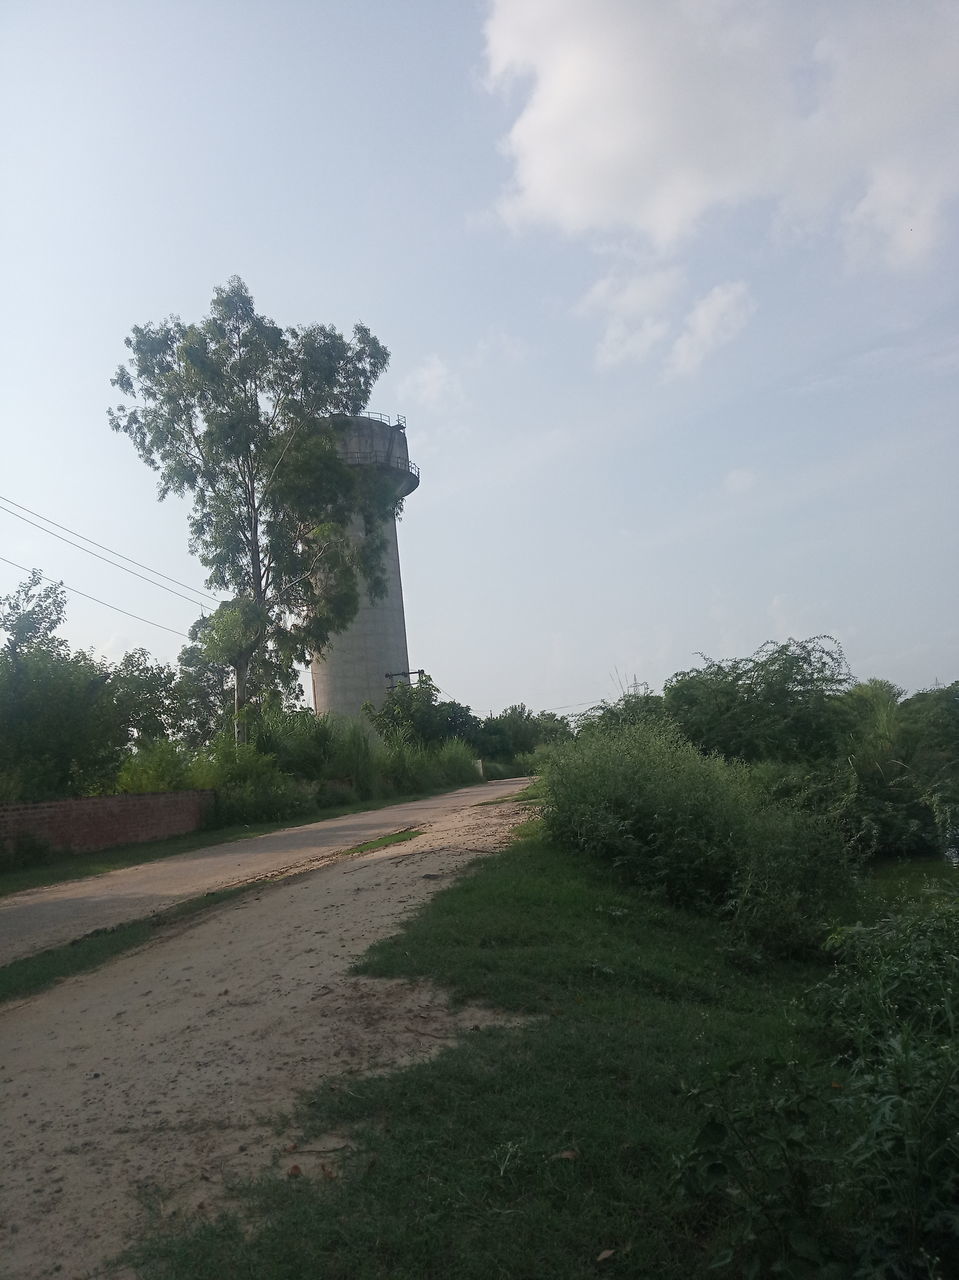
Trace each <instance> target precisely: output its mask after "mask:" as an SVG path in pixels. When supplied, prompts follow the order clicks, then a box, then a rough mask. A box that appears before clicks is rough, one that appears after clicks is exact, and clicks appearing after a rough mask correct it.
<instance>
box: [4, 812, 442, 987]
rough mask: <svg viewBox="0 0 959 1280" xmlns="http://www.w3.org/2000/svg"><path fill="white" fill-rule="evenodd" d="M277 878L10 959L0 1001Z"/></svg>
mask: <svg viewBox="0 0 959 1280" xmlns="http://www.w3.org/2000/svg"><path fill="white" fill-rule="evenodd" d="M422 834H423V833H422V832H421V831H416V830H413V829H407V830H405V831H395V832H393V834H392V835H388V836H380V837H379V839H377V840H368V841H367V842H366V843H365V844H358V845H356V846H355V847H354V848H352V849H347V850H345V851H344V852H343V853H341V854H338V855H337V858H349V857H353V856H354V855H356V854H360V853H369V852H371V851H372V850H374V849H383V848H385V847H386V846H387V845H392V844H401V843H402V842H403V841H406V840H412V839H414V837H416V836H418V835H422ZM272 881H273V877H266V878H263V877H260V878H259V879H256V880H250V881H248V882H247V883H246V884H241V885H234V886H232V887H231V888H229V889H219V890H215V891H214V892H212V893H204V894H201V895H199V896H198V897H196V898H188V899H186V901H184V902H178V903H176V905H175V906H172V907H167V908H166V909H165V910H163V911H156V912H154V913H153V914H152V915H149V916H145V917H143V918H141V919H139V920H131V921H129V922H127V923H126V924H120V925H115V926H114V927H113V928H110V929H95V930H94V931H93V932H92V933H88V934H85V935H84V936H83V937H82V938H76V939H74V941H73V942H68V943H67V944H66V945H65V946H62V947H49V948H48V949H47V950H46V951H40V952H38V953H37V954H36V955H32V956H24V957H23V958H22V959H20V960H13V961H11V963H10V964H7V965H3V966H0V1004H2V1003H4V1002H5V1001H7V1000H22V999H24V998H25V997H26V996H31V995H35V994H36V993H37V992H38V991H45V990H46V989H47V988H48V987H52V986H54V985H55V984H56V983H57V982H60V981H62V980H63V979H64V978H69V977H72V976H73V975H74V974H77V973H86V972H88V971H89V970H90V969H97V968H99V967H100V965H102V964H105V963H106V962H107V961H108V960H112V959H113V958H114V957H115V956H119V955H122V954H123V952H124V951H132V950H133V949H134V948H135V947H142V946H143V945H144V944H145V943H147V942H150V941H151V940H152V939H153V938H155V937H157V935H158V934H159V933H161V932H162V931H163V930H164V929H168V928H170V927H171V926H172V925H176V924H179V923H181V922H182V921H183V920H186V919H189V918H190V917H192V916H195V915H197V914H199V913H200V912H204V911H208V910H210V909H211V908H213V907H217V906H220V905H221V904H222V903H224V902H227V901H230V900H231V899H233V898H237V897H239V896H240V895H242V894H245V893H250V892H252V891H253V890H259V889H262V888H263V886H264V884H267V883H271V882H272Z"/></svg>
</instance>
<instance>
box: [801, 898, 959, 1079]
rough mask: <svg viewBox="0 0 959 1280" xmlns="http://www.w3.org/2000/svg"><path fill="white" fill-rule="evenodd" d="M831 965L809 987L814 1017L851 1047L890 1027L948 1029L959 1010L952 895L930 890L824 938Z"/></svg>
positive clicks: (958, 909)
mask: <svg viewBox="0 0 959 1280" xmlns="http://www.w3.org/2000/svg"><path fill="white" fill-rule="evenodd" d="M827 946H828V949H829V950H830V952H831V953H832V954H833V955H834V956H835V958H836V961H837V964H836V968H835V970H834V972H833V974H832V975H831V977H830V978H829V979H828V980H827V981H826V982H824V983H822V984H821V985H820V986H819V987H818V988H817V996H818V999H819V1005H820V1010H821V1014H822V1016H823V1017H824V1018H825V1019H827V1020H828V1024H829V1025H830V1026H831V1027H832V1029H833V1031H834V1032H835V1034H836V1035H838V1036H839V1037H840V1038H841V1039H842V1040H843V1041H844V1043H845V1044H846V1045H847V1046H848V1047H849V1048H850V1049H854V1050H855V1051H856V1052H857V1053H858V1054H860V1055H862V1054H867V1053H869V1052H870V1051H871V1046H872V1045H873V1044H874V1043H875V1042H876V1041H880V1040H883V1039H885V1038H887V1037H888V1036H890V1035H891V1034H892V1033H897V1034H899V1033H904V1034H908V1035H909V1036H910V1037H913V1038H914V1037H917V1036H919V1037H923V1038H929V1037H932V1038H934V1039H935V1038H938V1037H941V1036H954V1035H955V1033H956V1017H957V1013H959V1007H957V1005H959V899H957V897H956V895H955V894H954V893H947V892H944V891H943V890H941V889H930V890H929V891H928V892H926V893H924V894H923V896H922V898H920V899H919V900H915V899H905V898H901V899H899V900H898V901H897V902H896V903H895V904H894V905H893V909H892V911H891V912H890V913H889V914H887V915H886V916H884V917H883V918H882V919H881V920H879V921H877V922H876V923H875V924H872V925H861V924H857V925H852V926H849V927H847V928H844V929H840V930H838V931H837V932H836V933H835V934H834V935H833V936H832V937H831V938H830V939H829V941H828V943H827Z"/></svg>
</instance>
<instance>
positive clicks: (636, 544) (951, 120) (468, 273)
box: [0, 0, 959, 713]
mask: <svg viewBox="0 0 959 1280" xmlns="http://www.w3.org/2000/svg"><path fill="white" fill-rule="evenodd" d="M0 47H2V52H0V95H2V99H3V102H2V110H3V119H4V121H5V130H4V137H3V153H2V164H3V187H4V191H5V198H4V202H3V206H2V209H0V218H2V222H3V227H2V240H0V243H2V246H3V249H2V263H3V276H2V280H3V298H4V306H3V309H2V325H3V335H2V338H3V341H2V346H0V350H2V352H3V377H2V378H0V422H2V430H3V459H4V465H3V467H2V471H0V475H2V481H3V483H2V485H0V494H3V495H4V496H5V497H6V498H8V499H12V500H13V501H15V502H18V503H21V504H24V505H25V506H28V507H30V508H33V509H34V510H36V511H39V512H41V513H43V514H44V515H49V516H51V517H53V518H54V519H56V520H58V521H59V522H60V523H61V524H64V525H67V526H70V527H72V528H73V529H76V530H79V531H80V532H81V533H83V534H86V535H87V536H88V537H91V538H95V539H97V540H98V541H100V542H102V543H105V544H107V545H109V546H112V547H116V548H117V549H119V550H121V551H123V552H124V553H125V554H127V555H129V556H132V557H135V558H136V559H139V560H142V561H144V562H145V563H147V564H149V565H152V566H155V567H157V568H158V569H160V570H162V571H163V572H165V573H168V574H171V575H173V576H174V577H176V578H178V579H181V580H182V581H184V582H187V583H191V584H195V585H196V586H197V587H202V585H203V576H204V575H203V569H202V566H200V565H198V564H197V563H196V562H194V561H192V560H191V558H190V557H189V555H188V554H187V550H186V523H185V510H184V507H183V505H182V504H181V503H179V502H177V501H175V500H168V501H167V502H165V503H164V504H162V505H160V504H158V503H157V502H156V500H155V477H154V476H153V474H152V473H150V472H149V471H148V470H147V469H146V468H145V467H144V466H143V464H142V463H141V462H140V461H139V460H138V459H137V457H136V456H135V454H134V452H133V449H132V447H131V446H130V443H129V441H128V440H126V439H125V438H124V437H120V436H116V435H113V434H112V433H111V432H110V431H109V429H108V426H107V423H106V408H107V406H108V405H109V404H111V403H113V402H114V400H115V393H114V392H113V390H112V389H111V387H110V385H109V380H110V377H111V376H112V374H113V371H114V370H115V368H116V366H117V364H118V363H119V362H120V360H121V359H122V357H123V354H124V350H123V338H124V337H125V335H126V334H127V333H128V332H129V330H130V328H131V327H132V326H133V325H134V324H138V323H143V322H146V321H149V320H158V319H160V318H162V317H163V316H165V315H168V314H171V313H176V314H179V315H181V316H182V317H183V318H184V319H191V320H192V319H197V318H199V317H200V316H202V315H203V314H204V313H205V311H206V308H207V306H208V303H209V299H210V297H211V294H212V291H213V288H214V286H215V285H217V284H222V283H224V282H225V281H226V279H227V278H228V277H229V276H230V275H232V274H234V273H236V274H239V275H241V276H242V277H243V278H244V280H245V281H246V282H247V284H248V285H249V287H250V289H251V291H252V292H253V295H254V298H255V299H256V302H257V305H258V309H260V310H261V311H263V312H265V313H266V314H268V315H270V316H271V317H273V318H274V319H276V320H277V321H278V322H279V323H282V324H300V323H309V322H314V321H316V322H320V323H333V324H337V325H339V326H340V327H342V328H344V329H349V328H350V327H351V326H352V324H353V323H354V322H355V321H358V320H360V321H363V322H364V323H366V324H368V325H369V326H370V327H371V328H372V329H373V331H374V333H376V334H377V335H378V336H379V337H380V338H381V339H382V340H383V341H384V342H385V343H386V344H387V346H389V348H390V349H391V351H392V353H393V355H392V362H391V366H390V369H389V371H388V373H387V374H386V376H385V377H384V378H383V379H382V380H381V382H380V384H379V386H378V387H377V389H376V391H375V393H374V396H373V399H372V402H371V408H373V409H375V410H378V411H381V412H388V413H405V414H406V417H407V421H408V437H409V442H410V452H411V456H412V457H413V458H414V460H416V461H417V462H418V463H419V465H420V466H421V469H422V473H423V482H422V485H421V488H420V489H419V490H418V491H417V492H416V493H415V494H414V495H413V496H412V498H411V499H410V500H409V502H408V504H407V509H406V513H405V515H404V518H403V521H402V524H401V527H400V548H401V556H402V561H403V574H404V585H405V597H406V609H407V624H408V632H409V641H410V659H411V662H412V664H413V665H414V666H422V667H425V668H426V669H427V670H428V671H430V672H431V673H432V675H433V676H434V678H435V680H436V681H437V683H438V684H439V685H440V686H441V687H442V688H443V689H444V690H447V691H448V692H449V693H450V695H451V696H453V697H455V698H457V699H458V700H460V701H463V702H467V703H470V704H471V705H472V706H473V707H474V709H476V710H478V711H480V712H484V713H485V712H486V711H488V710H490V709H493V710H498V709H499V708H501V707H503V706H505V705H507V704H508V703H512V702H515V701H520V700H522V701H525V702H526V703H527V704H530V705H532V706H534V707H535V708H537V709H539V708H545V707H565V706H568V705H571V704H579V703H588V702H594V701H597V700H599V699H600V698H603V697H612V696H615V695H616V693H617V692H618V690H619V688H620V686H621V684H625V683H628V682H629V681H631V680H632V679H633V678H636V679H639V680H646V681H648V682H649V683H650V684H652V685H653V686H659V685H660V684H661V682H662V680H663V678H664V677H666V676H667V675H669V674H670V673H671V672H673V671H676V670H679V669H682V668H686V667H688V666H690V665H693V664H694V663H695V662H696V661H697V659H696V657H695V655H696V653H697V651H704V652H706V653H708V654H710V655H712V656H715V657H723V656H733V655H743V654H746V653H749V652H751V651H752V650H754V649H755V648H756V647H757V646H758V645H760V644H761V643H762V642H763V641H765V640H767V639H770V638H774V639H785V638H786V637H787V636H789V635H794V636H809V635H813V634H817V633H820V632H829V633H831V634H833V635H835V636H837V637H838V638H839V639H840V641H841V642H842V643H843V645H844V647H845V649H846V653H847V655H848V657H849V660H850V663H851V665H852V667H853V670H854V671H855V672H856V674H857V675H860V676H863V677H868V676H873V675H881V676H885V677H888V678H891V679H894V680H896V681H898V682H899V683H900V684H902V685H904V686H906V687H907V688H910V689H915V688H919V687H923V686H926V685H929V684H931V683H932V682H934V681H935V680H937V679H938V680H941V681H950V680H952V679H955V678H957V677H959V669H957V662H956V651H957V643H956V642H957V638H959V609H957V604H956V591H955V579H956V569H955V566H956V560H957V555H956V552H957V546H956V541H957V539H956V519H955V501H954V495H955V486H956V475H957V461H959V458H957V454H959V447H957V443H959V432H957V426H956V402H957V378H959V297H957V288H956V280H957V265H959V264H957V241H956V226H957V220H956V215H957V203H956V196H957V192H959V137H957V134H959V128H957V122H959V3H957V2H956V0H941V2H939V3H936V2H934V0H929V2H928V3H926V2H921V3H912V4H907V3H905V0H898V2H893V0H844V2H843V3H842V4H836V3H834V0H828V2H824V3H820V2H817V0H809V2H808V3H804V4H803V5H795V4H791V3H788V2H787V0H762V2H760V0H676V2H675V3H671V4H669V5H664V4H661V3H659V2H658V0H495V2H492V3H482V4H481V3H476V4H470V3H466V4H455V5H453V4H449V3H448V2H447V3H442V2H440V0H406V2H405V3H403V4H396V3H387V2H386V0H368V2H367V3H365V4H362V5H358V4H349V3H346V0H325V3H311V2H308V0H296V2H293V0H286V2H284V0H280V2H279V3H277V2H275V0H274V2H272V3H270V4H266V3H260V2H258V0H256V2H254V0H233V2H231V3H229V4H227V3H219V4H217V3H206V2H204V0H191V2H190V3H176V2H173V3H167V4H165V5H162V6H158V5H155V4H146V3H140V2H139V0H125V2H124V3H102V2H98V0H90V3H87V4H85V5H75V4H68V3H46V2H45V0H30V2H29V3H26V2H25V0H9V2H8V3H7V4H6V5H5V6H4V8H3V14H2V16H0ZM0 542H2V546H3V549H2V551H0V554H2V555H3V556H5V557H6V558H7V559H9V560H14V561H17V562H18V563H21V564H25V565H30V566H34V565H35V566H37V567H39V568H41V569H42V570H43V571H44V572H46V573H48V574H50V575H51V576H54V577H59V578H62V579H63V580H64V581H65V582H66V583H67V584H68V585H70V586H73V587H76V588H79V589H80V590H82V591H86V592H88V593H90V594H92V595H97V596H100V597H102V598H103V599H104V600H107V601H110V602H111V603H113V604H117V605H119V606H121V607H123V608H126V609H127V610H129V611H130V612H133V613H137V614H140V615H142V616H143V617H145V618H148V619H151V620H153V621H156V622H161V623H163V624H165V625H166V626H167V627H170V628H172V629H173V631H174V632H175V631H186V629H187V627H188V626H189V624H190V622H191V621H193V619H194V618H195V617H196V616H197V610H196V609H195V608H194V607H193V606H192V605H191V604H189V603H186V602H184V601H182V600H178V599H176V598H175V597H173V596H169V595H165V594H164V593H163V592H160V591H158V590H156V589H155V588H153V587H150V586H148V585H146V584H144V583H141V582H138V581H137V580H136V579H134V578H131V577H129V576H127V575H126V574H123V573H121V572H118V571H117V570H114V569H112V568H109V567H108V566H106V565H104V564H101V563H99V562H98V561H95V560H93V559H92V558H90V557H88V556H85V555H82V554H81V553H80V552H77V551H73V550H72V549H71V548H69V547H67V546H65V545H63V544H62V543H60V542H57V541H55V540H54V539H52V538H50V537H48V536H47V535H45V534H43V533H41V532H38V531H36V530H34V529H31V528H30V527H29V526H27V525H25V524H23V523H22V522H20V521H18V520H16V519H15V518H13V517H11V516H9V515H7V514H4V513H2V512H0ZM22 576H23V575H22V574H21V573H20V572H19V571H18V570H16V569H14V568H12V567H10V566H9V565H7V564H4V563H3V562H2V561H0V594H2V593H4V592H6V591H8V590H11V589H12V588H13V587H14V586H15V585H16V583H17V581H18V580H19V579H20V578H21V577H22ZM65 634H66V635H67V637H68V639H69V640H70V641H71V642H72V643H74V644H76V645H78V646H83V647H92V648H93V649H94V650H96V651H97V652H98V653H103V654H105V655H107V656H108V657H114V658H115V657H118V656H119V655H120V654H121V653H122V652H123V651H124V650H126V649H129V648H132V647H134V646H140V645H142V646H144V647H146V648H148V649H149V650H150V651H151V652H153V653H154V654H156V655H157V656H158V657H162V658H164V659H167V660H172V659H174V658H175V656H176V653H177V651H178V649H179V646H180V644H181V643H182V640H181V639H180V637H178V636H177V635H175V634H171V633H170V632H167V631H163V630H160V629H158V628H155V627H152V626H149V625H147V624H145V623H139V622H135V621H134V620H132V619H128V618H125V617H123V616H121V615H119V614H117V613H114V612H111V611H109V610H107V609H104V608H102V607H100V606H98V605H95V604H93V603H91V602H87V601H84V600H82V599H80V598H72V599H71V601H70V605H69V616H68V624H67V627H66V629H65Z"/></svg>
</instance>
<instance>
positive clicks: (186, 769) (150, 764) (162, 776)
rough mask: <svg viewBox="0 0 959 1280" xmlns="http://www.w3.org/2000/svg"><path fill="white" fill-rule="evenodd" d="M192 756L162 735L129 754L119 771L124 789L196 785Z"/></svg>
mask: <svg viewBox="0 0 959 1280" xmlns="http://www.w3.org/2000/svg"><path fill="white" fill-rule="evenodd" d="M191 768H192V760H191V759H190V756H189V755H188V754H187V753H186V752H185V751H184V750H183V748H182V747H178V746H177V745H176V743H173V742H169V741H167V740H166V739H165V738H161V739H160V740H159V741H158V742H150V743H147V744H146V745H145V746H143V747H140V748H138V749H137V750H136V751H134V752H133V753H132V754H131V755H129V756H127V758H126V759H125V760H124V762H123V764H122V765H121V766H120V772H119V773H118V774H117V782H116V789H117V791H119V792H121V793H137V794H139V793H143V792H147V791H184V790H186V789H188V788H189V787H192V786H193V781H192V778H191V773H190V771H191Z"/></svg>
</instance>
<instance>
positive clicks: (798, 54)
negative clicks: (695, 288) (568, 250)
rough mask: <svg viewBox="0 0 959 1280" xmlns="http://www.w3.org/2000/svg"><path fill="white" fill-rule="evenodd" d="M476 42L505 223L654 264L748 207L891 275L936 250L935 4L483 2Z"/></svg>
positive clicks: (947, 160)
mask: <svg viewBox="0 0 959 1280" xmlns="http://www.w3.org/2000/svg"><path fill="white" fill-rule="evenodd" d="M486 40H487V63H488V68H489V82H490V84H491V85H493V86H507V85H510V84H517V85H518V86H519V91H520V93H521V94H522V105H521V108H520V110H519V112H518V115H517V117H516V119H515V121H514V123H513V125H512V128H511V129H510V131H509V133H508V136H507V137H506V139H505V140H504V144H503V146H504V151H505V153H506V155H507V156H508V157H509V158H510V160H511V161H512V166H513V182H512V186H511V189H510V190H509V192H508V193H507V194H506V195H505V197H504V199H503V201H502V204H501V212H502V214H503V216H504V217H506V218H507V219H508V220H509V221H510V222H511V223H513V224H524V223H533V224H537V223H539V224H546V225H550V226H553V227H557V228H559V229H561V230H562V231H564V232H567V233H570V234H595V233H610V232H612V233H621V232H623V231H626V232H629V233H631V234H633V235H636V236H638V237H640V238H641V239H642V242H643V243H644V244H645V245H646V246H647V247H648V248H649V249H651V250H652V251H653V252H654V253H657V254H660V255H666V256H669V255H672V254H675V252H676V251H677V249H678V247H679V246H681V245H682V244H684V243H686V242H688V241H689V240H690V239H691V238H692V237H693V236H695V235H696V234H697V233H698V232H700V231H701V230H702V229H703V228H704V227H705V226H706V225H707V223H708V221H709V219H710V218H715V216H716V215H717V214H720V213H723V212H726V211H730V210H739V209H745V208H746V207H750V206H751V207H753V208H760V209H762V210H763V211H764V213H765V214H767V215H768V220H769V226H770V229H772V228H774V227H776V226H777V225H778V226H780V227H788V228H790V229H791V230H793V231H799V232H800V233H804V234H806V233H811V232H821V231H822V230H824V229H828V230H831V231H832V232H833V233H834V234H836V235H837V236H839V237H840V238H841V239H842V241H843V242H844V244H845V246H846V249H847V251H848V253H849V255H850V259H851V260H852V261H854V262H856V263H859V264H865V265H882V266H885V267H891V268H897V269H902V268H908V267H910V266H913V265H915V264H918V263H921V262H924V261H928V260H929V259H930V258H931V257H933V255H934V254H935V252H936V250H937V248H938V246H939V245H940V244H942V242H943V240H944V220H945V214H946V210H947V206H948V205H949V203H950V202H951V201H952V200H954V199H955V197H956V194H957V193H959V146H957V145H956V142H957V139H956V121H957V120H959V75H957V74H956V53H955V51H956V48H957V40H959V4H957V3H955V0H940V2H939V3H926V4H923V5H920V6H914V5H908V4H903V3H902V0H846V3H843V4H836V3H835V0H804V2H803V3H802V4H796V3H794V0H673V2H672V3H669V4H663V3H661V0H493V5H492V9H491V13H490V17H489V19H488V22H487V27H486ZM638 329H639V330H641V329H642V325H640V326H638ZM638 345H639V347H640V348H642V346H643V342H642V340H640V341H639V343H638ZM628 348H629V343H628V341H627V340H625V339H624V340H622V341H620V342H619V343H617V342H616V341H613V343H612V354H613V356H614V357H615V355H616V352H617V351H620V350H628Z"/></svg>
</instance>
